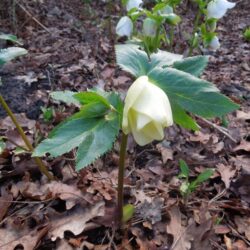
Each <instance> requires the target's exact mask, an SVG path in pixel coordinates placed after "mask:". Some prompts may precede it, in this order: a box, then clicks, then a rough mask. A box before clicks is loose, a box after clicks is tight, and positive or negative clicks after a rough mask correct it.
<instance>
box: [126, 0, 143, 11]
mask: <svg viewBox="0 0 250 250" xmlns="http://www.w3.org/2000/svg"><path fill="white" fill-rule="evenodd" d="M142 3H143V2H142V0H128V2H127V6H126V8H127V11H130V10H131V9H133V8H137V9H138V8H139V7H140V5H141V4H142Z"/></svg>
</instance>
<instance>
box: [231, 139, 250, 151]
mask: <svg viewBox="0 0 250 250" xmlns="http://www.w3.org/2000/svg"><path fill="white" fill-rule="evenodd" d="M240 150H243V151H246V152H250V142H248V141H245V140H242V141H241V142H240V145H238V146H237V147H235V148H234V149H233V151H234V152H237V151H240Z"/></svg>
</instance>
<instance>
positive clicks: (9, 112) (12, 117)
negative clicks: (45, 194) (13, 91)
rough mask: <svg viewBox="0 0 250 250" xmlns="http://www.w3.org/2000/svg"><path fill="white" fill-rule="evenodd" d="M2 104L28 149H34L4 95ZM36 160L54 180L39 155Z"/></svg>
mask: <svg viewBox="0 0 250 250" xmlns="http://www.w3.org/2000/svg"><path fill="white" fill-rule="evenodd" d="M0 104H1V105H2V106H3V108H4V109H5V111H6V112H7V114H8V116H9V117H10V118H11V120H12V122H13V123H14V124H15V126H16V128H17V131H18V133H19V134H20V136H21V137H22V139H23V141H24V143H25V145H26V147H27V148H28V150H29V151H30V152H33V151H34V148H33V146H32V144H31V143H30V142H29V140H28V138H27V136H26V135H25V133H24V131H23V129H22V128H21V126H20V124H19V123H18V121H17V119H16V117H15V115H14V114H13V113H12V111H11V110H10V108H9V106H8V104H7V103H6V102H5V100H4V99H3V97H2V95H0ZM34 160H35V162H36V164H37V165H38V167H39V169H40V171H41V172H42V173H43V174H44V175H46V176H47V178H48V179H49V180H54V177H53V175H51V174H50V173H49V171H48V169H47V168H46V166H45V165H44V164H43V162H42V160H41V159H40V158H38V157H34Z"/></svg>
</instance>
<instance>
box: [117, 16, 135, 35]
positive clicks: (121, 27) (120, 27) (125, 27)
mask: <svg viewBox="0 0 250 250" xmlns="http://www.w3.org/2000/svg"><path fill="white" fill-rule="evenodd" d="M132 32H133V22H132V20H131V19H130V18H129V17H127V16H123V17H122V18H121V19H120V20H119V22H118V24H117V25H116V34H117V35H118V36H127V37H130V36H131V35H132Z"/></svg>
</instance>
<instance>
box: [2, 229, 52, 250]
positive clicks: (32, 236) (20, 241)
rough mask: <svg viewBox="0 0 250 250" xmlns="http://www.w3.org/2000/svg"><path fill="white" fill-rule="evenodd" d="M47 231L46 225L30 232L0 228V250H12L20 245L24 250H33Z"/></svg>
mask: <svg viewBox="0 0 250 250" xmlns="http://www.w3.org/2000/svg"><path fill="white" fill-rule="evenodd" d="M48 230H49V226H48V225H47V226H45V227H43V228H36V229H34V230H32V231H29V230H15V229H14V228H13V227H10V226H8V227H6V228H0V235H1V237H0V250H13V249H16V247H17V246H20V245H21V246H22V247H23V249H25V250H26V249H27V250H29V249H35V248H36V246H37V245H38V243H39V242H40V240H41V239H42V238H43V236H44V235H45V234H46V233H47V232H48ZM2 236H4V237H2Z"/></svg>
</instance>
